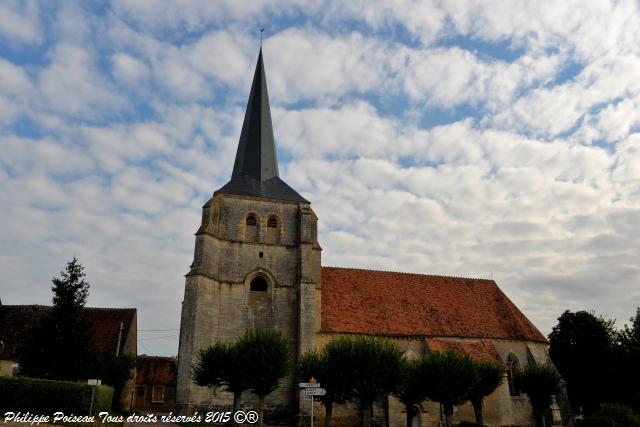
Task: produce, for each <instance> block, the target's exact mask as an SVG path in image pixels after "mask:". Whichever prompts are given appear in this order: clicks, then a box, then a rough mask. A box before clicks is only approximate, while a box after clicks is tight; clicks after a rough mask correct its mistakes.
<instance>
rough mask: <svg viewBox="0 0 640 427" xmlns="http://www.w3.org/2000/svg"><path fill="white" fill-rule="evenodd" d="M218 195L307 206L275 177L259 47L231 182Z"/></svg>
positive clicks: (271, 126)
mask: <svg viewBox="0 0 640 427" xmlns="http://www.w3.org/2000/svg"><path fill="white" fill-rule="evenodd" d="M218 193H223V194H240V195H246V196H255V197H262V198H270V199H280V200H290V201H296V202H305V203H308V201H307V200H305V199H304V198H303V197H302V196H301V195H299V194H298V193H297V192H296V191H295V190H294V189H293V188H291V187H289V186H288V185H287V184H286V183H285V182H284V181H282V180H281V179H280V177H279V176H278V160H277V158H276V144H275V142H274V138H273V125H272V123H271V108H270V107H269V94H268V92H267V79H266V77H265V72H264V62H263V61H262V46H261V47H260V53H259V54H258V62H257V64H256V70H255V72H254V74H253V83H252V84H251V92H250V93H249V101H248V102H247V110H246V112H245V115H244V122H243V123H242V131H241V132H240V141H239V142H238V151H237V152H236V160H235V162H234V164H233V172H232V173H231V180H230V181H229V182H228V183H227V184H226V185H224V186H223V187H222V188H220V189H219V190H218V191H216V192H215V193H214V194H218Z"/></svg>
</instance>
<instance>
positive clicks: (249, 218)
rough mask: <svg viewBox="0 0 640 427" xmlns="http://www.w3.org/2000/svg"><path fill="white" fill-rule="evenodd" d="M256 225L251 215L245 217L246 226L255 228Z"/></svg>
mask: <svg viewBox="0 0 640 427" xmlns="http://www.w3.org/2000/svg"><path fill="white" fill-rule="evenodd" d="M257 223H258V221H257V220H256V217H255V216H253V215H249V216H248V217H247V225H250V226H252V227H255V226H256V224H257Z"/></svg>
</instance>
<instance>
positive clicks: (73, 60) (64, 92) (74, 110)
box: [39, 45, 127, 118]
mask: <svg viewBox="0 0 640 427" xmlns="http://www.w3.org/2000/svg"><path fill="white" fill-rule="evenodd" d="M93 55H94V54H93V53H92V52H90V51H89V50H87V49H85V48H83V47H79V46H73V45H57V46H56V47H55V48H54V50H53V51H52V53H51V63H50V64H49V65H48V66H46V67H45V68H44V69H42V71H41V72H40V75H39V86H40V90H41V92H42V95H43V97H44V101H45V102H46V103H47V106H48V107H49V108H50V109H51V110H53V111H56V112H59V113H63V114H68V115H71V116H75V117H81V118H95V117H100V116H101V115H102V114H103V113H111V112H114V111H121V110H123V109H126V105H127V104H126V102H125V100H124V98H123V97H122V96H121V95H120V94H118V93H116V91H115V87H113V86H112V85H111V83H110V82H109V81H108V80H105V79H104V78H102V76H101V74H100V72H99V71H98V69H97V68H96V66H95V64H94V60H95V59H94V56H93Z"/></svg>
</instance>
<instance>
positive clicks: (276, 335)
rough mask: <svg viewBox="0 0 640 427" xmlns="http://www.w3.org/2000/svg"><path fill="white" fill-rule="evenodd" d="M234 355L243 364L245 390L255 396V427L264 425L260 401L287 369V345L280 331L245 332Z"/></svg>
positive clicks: (277, 382) (261, 402) (262, 405)
mask: <svg viewBox="0 0 640 427" xmlns="http://www.w3.org/2000/svg"><path fill="white" fill-rule="evenodd" d="M235 348H236V352H237V353H236V354H237V355H239V356H241V357H242V358H243V360H244V361H245V363H246V364H245V365H243V367H244V369H245V372H246V374H247V385H248V386H249V389H251V391H252V392H253V393H254V394H256V396H258V415H259V421H258V423H259V427H262V425H263V422H264V399H265V397H266V396H267V395H268V394H269V393H271V392H272V391H273V390H275V389H276V388H278V386H279V385H280V380H281V379H282V378H284V376H285V375H287V372H288V371H289V368H290V367H291V352H290V350H289V342H288V341H287V339H286V338H285V337H284V336H282V333H281V332H280V331H275V330H264V329H255V330H248V331H247V332H246V333H245V334H244V336H242V337H240V339H239V340H238V341H237V343H236V345H235Z"/></svg>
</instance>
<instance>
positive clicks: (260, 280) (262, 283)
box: [251, 276, 267, 292]
mask: <svg viewBox="0 0 640 427" xmlns="http://www.w3.org/2000/svg"><path fill="white" fill-rule="evenodd" d="M251 290H252V291H254V292H267V281H266V280H264V277H261V276H258V277H256V278H255V279H253V280H252V281H251Z"/></svg>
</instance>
